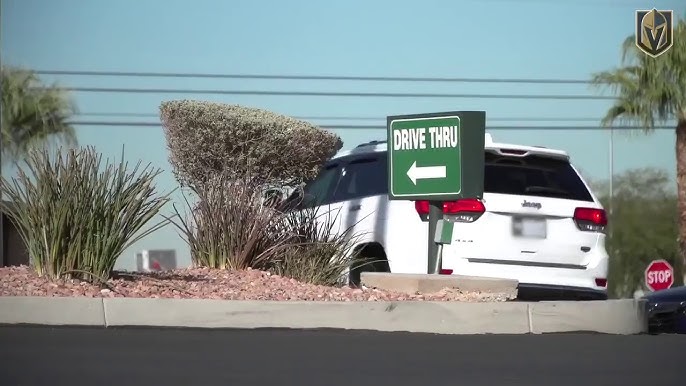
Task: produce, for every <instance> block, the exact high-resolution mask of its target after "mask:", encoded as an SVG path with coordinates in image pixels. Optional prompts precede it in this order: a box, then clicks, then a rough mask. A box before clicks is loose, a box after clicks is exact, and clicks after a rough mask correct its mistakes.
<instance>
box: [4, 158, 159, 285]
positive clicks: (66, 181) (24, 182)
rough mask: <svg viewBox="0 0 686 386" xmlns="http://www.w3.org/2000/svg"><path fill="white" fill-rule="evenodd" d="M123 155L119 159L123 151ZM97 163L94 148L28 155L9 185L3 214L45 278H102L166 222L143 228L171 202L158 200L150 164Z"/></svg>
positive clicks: (8, 182) (153, 173)
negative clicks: (128, 169)
mask: <svg viewBox="0 0 686 386" xmlns="http://www.w3.org/2000/svg"><path fill="white" fill-rule="evenodd" d="M122 158H123V154H122ZM127 167H128V163H125V162H123V161H121V162H120V163H119V164H118V165H116V166H115V165H114V164H111V163H109V162H108V163H107V164H106V165H104V166H103V165H102V156H101V155H100V154H98V153H96V151H95V149H93V148H90V147H88V148H80V149H76V150H68V151H67V152H66V155H65V154H64V151H63V150H62V149H59V150H58V152H57V154H56V156H54V157H51V154H50V153H49V152H48V151H47V150H41V151H37V150H34V151H31V152H29V154H28V157H27V159H26V161H25V168H24V167H20V169H19V171H18V175H17V177H15V178H13V179H12V180H11V181H8V180H7V179H5V178H3V179H2V182H1V187H0V191H1V192H2V194H3V195H4V197H5V199H6V200H7V201H2V202H1V203H0V205H1V206H2V209H3V210H4V211H5V212H6V213H7V214H8V215H9V217H10V218H11V219H12V220H13V222H14V223H15V224H16V225H17V228H18V231H19V233H20V235H21V237H22V239H23V241H24V242H25V243H26V246H27V248H28V252H29V256H30V258H31V265H32V266H33V267H34V269H35V270H36V271H37V273H38V274H39V275H46V276H48V277H49V278H52V279H55V278H79V279H82V280H86V281H90V282H96V281H99V280H105V279H106V278H108V277H109V276H110V275H111V273H112V271H113V269H114V265H115V263H116V261H117V258H118V257H119V255H121V254H122V252H123V251H124V250H125V249H126V248H128V247H129V246H130V245H131V244H133V243H135V242H136V241H138V240H140V239H141V238H143V237H145V236H147V235H149V234H150V233H152V232H154V231H155V230H157V229H159V228H160V227H162V226H164V225H165V223H166V221H162V222H159V223H157V224H156V225H153V226H152V227H150V228H148V229H146V230H143V227H144V226H145V225H146V224H148V223H149V222H150V220H152V218H153V217H154V216H155V215H156V214H157V213H158V212H159V211H160V209H161V208H162V207H163V206H164V204H165V203H167V201H168V200H169V198H168V194H167V195H158V194H157V192H156V189H155V185H154V179H155V177H156V176H157V175H158V174H159V173H160V172H161V171H160V170H159V169H157V170H155V169H152V168H151V167H150V165H148V166H146V167H144V168H142V169H141V163H140V162H139V163H138V164H137V165H136V166H135V167H134V168H133V171H130V172H129V171H127Z"/></svg>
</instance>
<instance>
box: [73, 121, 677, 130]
mask: <svg viewBox="0 0 686 386" xmlns="http://www.w3.org/2000/svg"><path fill="white" fill-rule="evenodd" d="M69 124H72V125H77V126H113V127H116V126H131V127H136V126H139V127H162V124H161V123H159V122H120V121H71V122H69ZM317 126H318V127H321V128H322V129H331V130H386V129H387V128H386V126H385V125H317ZM612 128H613V129H614V130H642V129H643V128H642V127H639V126H613V127H612ZM486 129H487V130H601V129H605V130H607V129H609V128H607V127H603V126H590V125H587V126H558V125H556V126H528V125H501V126H487V127H486ZM653 129H657V130H662V129H670V130H674V127H672V126H655V127H653Z"/></svg>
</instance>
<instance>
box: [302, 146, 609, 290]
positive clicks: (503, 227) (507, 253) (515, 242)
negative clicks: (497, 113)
mask: <svg viewBox="0 0 686 386" xmlns="http://www.w3.org/2000/svg"><path fill="white" fill-rule="evenodd" d="M484 156H485V175H484V197H483V200H475V199H465V200H459V201H456V202H449V203H445V204H444V208H443V211H444V217H445V218H446V219H448V220H451V221H454V222H455V226H454V232H453V239H452V242H451V244H449V245H445V246H444V248H443V255H442V256H443V260H442V267H441V272H440V273H441V274H459V275H469V276H486V277H496V278H510V279H516V280H518V281H519V283H520V286H519V295H520V298H529V299H539V300H540V299H550V298H555V299H570V298H571V299H606V298H607V269H608V255H607V252H606V250H605V228H606V226H607V217H606V215H605V211H604V209H603V207H602V205H601V204H600V202H599V201H598V199H597V198H596V197H595V195H594V194H593V192H592V191H591V190H590V188H589V186H588V184H587V183H586V182H585V181H584V180H583V178H582V177H581V176H580V175H579V173H578V172H577V170H576V169H575V168H574V166H572V165H571V164H570V161H569V156H568V154H567V153H566V152H564V151H561V150H553V149H548V148H544V147H538V146H534V147H532V146H520V145H511V144H503V143H494V142H492V138H491V136H490V135H489V134H486V146H485V154H484ZM387 175H388V163H387V148H386V143H385V141H373V142H370V143H365V144H362V145H359V146H358V147H357V148H355V149H353V150H351V151H346V152H341V153H339V154H338V155H337V156H336V157H335V158H333V159H331V160H330V161H328V162H327V164H326V165H325V167H324V168H323V170H322V171H321V172H320V174H319V175H318V176H317V178H315V179H314V180H313V181H310V182H309V183H307V184H306V185H305V186H304V188H303V192H304V194H305V200H302V204H300V205H299V208H305V207H318V209H323V210H324V211H326V212H328V213H331V216H330V217H325V218H329V219H333V221H335V224H334V226H335V227H337V228H336V229H339V230H340V231H344V230H346V229H348V228H352V232H354V233H356V234H359V235H360V236H359V237H358V239H357V241H356V243H357V246H356V251H357V252H359V253H360V255H362V256H364V257H367V258H369V259H382V260H384V261H381V262H376V263H374V264H368V265H366V266H365V268H364V270H374V271H389V272H395V273H426V272H427V243H428V239H427V237H428V223H427V215H428V209H429V207H428V202H422V201H417V202H412V201H396V200H389V199H388V195H387V194H388V183H387ZM408 178H409V177H408ZM294 194H297V193H294ZM350 280H351V282H352V283H353V284H357V283H359V272H357V271H356V270H353V271H352V272H351V273H350Z"/></svg>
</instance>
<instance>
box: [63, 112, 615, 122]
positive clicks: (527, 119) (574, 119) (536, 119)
mask: <svg viewBox="0 0 686 386" xmlns="http://www.w3.org/2000/svg"><path fill="white" fill-rule="evenodd" d="M76 115H78V116H82V117H130V118H144V117H154V118H159V116H160V115H159V114H154V113H104V112H92V113H88V112H86V113H78V114H76ZM293 118H295V119H302V120H326V121H379V120H383V121H385V120H386V116H385V115H378V116H366V117H363V116H335V115H334V116H327V115H316V116H315V115H310V116H293ZM486 119H487V120H489V121H504V122H509V121H519V122H600V121H601V120H602V118H600V117H598V118H591V117H549V118H546V117H493V118H492V117H486Z"/></svg>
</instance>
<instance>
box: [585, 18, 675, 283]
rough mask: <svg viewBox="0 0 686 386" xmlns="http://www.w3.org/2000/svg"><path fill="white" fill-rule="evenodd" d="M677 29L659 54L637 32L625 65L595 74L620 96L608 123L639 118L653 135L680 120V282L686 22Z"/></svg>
mask: <svg viewBox="0 0 686 386" xmlns="http://www.w3.org/2000/svg"><path fill="white" fill-rule="evenodd" d="M673 31H674V36H673V46H672V47H671V48H670V49H669V50H668V51H667V52H665V53H663V54H662V55H660V56H658V57H656V58H653V57H651V56H648V55H646V54H644V53H643V52H642V51H640V50H639V49H638V47H636V45H635V37H634V36H630V37H628V38H627V39H626V40H625V41H624V44H623V46H622V52H623V54H622V65H623V66H622V67H619V68H616V69H613V70H610V71H603V72H600V73H597V74H594V75H593V78H592V84H593V85H595V86H596V87H599V86H604V87H609V88H610V89H611V90H612V91H614V93H615V95H616V97H617V99H616V100H615V103H614V105H613V106H612V107H610V109H609V110H608V111H607V114H606V116H605V117H604V119H603V120H602V122H601V123H602V125H603V126H611V125H612V124H613V123H614V122H622V123H623V124H627V123H629V124H630V123H633V124H636V125H638V127H641V128H642V129H641V130H642V131H643V132H644V133H645V134H651V133H652V132H653V131H654V130H655V126H656V123H657V124H660V125H666V124H670V125H671V124H672V122H674V127H675V130H676V182H677V197H678V216H677V217H678V229H679V232H678V233H679V234H678V238H677V240H678V243H679V250H680V257H681V259H680V260H681V261H675V262H674V263H675V267H674V268H675V271H676V274H675V276H676V278H675V279H676V281H677V283H676V284H677V285H679V284H682V283H683V273H682V272H683V267H684V266H685V265H686V21H684V20H680V21H679V22H678V23H676V25H675V26H674V29H673ZM656 257H657V256H656ZM677 260H679V259H677Z"/></svg>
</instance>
